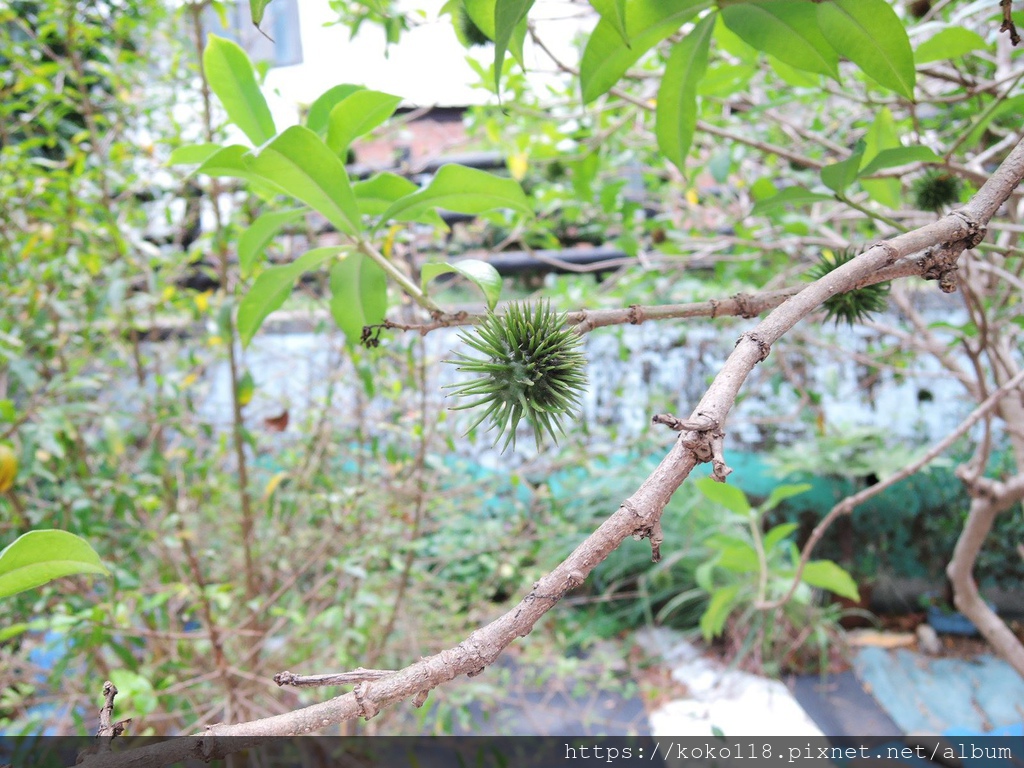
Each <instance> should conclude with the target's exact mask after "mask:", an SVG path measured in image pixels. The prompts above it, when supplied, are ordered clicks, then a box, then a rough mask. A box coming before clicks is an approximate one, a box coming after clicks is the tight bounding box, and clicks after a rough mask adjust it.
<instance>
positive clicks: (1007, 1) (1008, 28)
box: [999, 0, 1020, 47]
mask: <svg viewBox="0 0 1024 768" xmlns="http://www.w3.org/2000/svg"><path fill="white" fill-rule="evenodd" d="M999 5H1000V6H1001V7H1002V9H1003V23H1002V24H1000V25H999V31H1000V32H1009V33H1010V44H1011V45H1013V46H1014V47H1016V46H1018V45H1020V34H1018V32H1017V25H1016V24H1014V23H1013V0H999Z"/></svg>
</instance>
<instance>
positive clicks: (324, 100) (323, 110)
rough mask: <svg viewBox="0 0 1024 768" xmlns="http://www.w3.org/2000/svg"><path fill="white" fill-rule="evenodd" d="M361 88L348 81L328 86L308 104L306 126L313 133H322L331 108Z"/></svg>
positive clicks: (325, 128) (325, 127)
mask: <svg viewBox="0 0 1024 768" xmlns="http://www.w3.org/2000/svg"><path fill="white" fill-rule="evenodd" d="M362 89H363V86H361V85H350V84H348V83H346V84H344V85H336V86H334V87H333V88H328V89H327V90H326V91H324V92H323V93H322V94H320V95H319V96H317V98H316V101H314V102H313V103H312V104H310V105H309V114H308V115H307V116H306V127H307V128H309V130H311V131H313V133H317V134H321V135H322V134H323V133H324V131H326V130H327V120H328V118H329V117H330V116H331V110H332V109H334V107H335V106H337V105H338V104H340V103H341V102H342V101H344V100H345V99H347V98H348V97H349V96H351V95H352V94H353V93H355V92H356V91H360V90H362Z"/></svg>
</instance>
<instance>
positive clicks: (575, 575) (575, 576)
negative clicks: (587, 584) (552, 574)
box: [565, 570, 587, 592]
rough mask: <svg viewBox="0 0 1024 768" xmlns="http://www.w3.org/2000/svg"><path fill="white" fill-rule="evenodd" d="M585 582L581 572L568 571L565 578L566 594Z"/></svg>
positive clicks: (585, 578)
mask: <svg viewBox="0 0 1024 768" xmlns="http://www.w3.org/2000/svg"><path fill="white" fill-rule="evenodd" d="M586 580H587V577H586V576H584V575H583V572H582V571H579V570H572V571H569V575H568V576H566V578H565V583H566V592H568V591H569V590H570V589H576V587H578V586H579V585H580V584H582V583H583V582H584V581H586Z"/></svg>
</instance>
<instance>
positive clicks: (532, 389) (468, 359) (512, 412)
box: [447, 302, 587, 451]
mask: <svg viewBox="0 0 1024 768" xmlns="http://www.w3.org/2000/svg"><path fill="white" fill-rule="evenodd" d="M459 338H461V339H462V341H464V342H465V343H466V344H467V345H469V346H470V347H472V348H473V349H474V350H476V351H477V352H479V353H480V355H479V356H471V355H466V354H462V353H458V354H457V355H456V359H455V360H449V361H447V362H451V363H455V364H457V365H458V370H460V371H465V372H467V373H474V374H477V378H474V379H473V380H471V381H468V382H466V383H463V384H452V385H449V387H450V389H451V390H452V391H451V393H450V394H452V395H454V396H456V397H460V398H467V399H468V400H469V401H468V402H465V403H463V404H462V405H458V406H455V407H454V410H464V409H467V408H482V409H483V412H482V413H481V414H480V417H479V418H477V420H476V421H475V422H474V423H473V424H472V426H471V427H470V428H469V429H470V430H473V429H475V428H476V427H477V426H479V425H480V424H481V423H482V422H483V421H484V420H487V419H489V420H490V422H491V426H492V427H493V428H495V429H497V430H498V435H497V437H496V438H495V444H497V442H498V441H499V440H500V439H501V437H502V435H505V442H504V445H502V448H501V449H502V450H503V451H504V450H505V449H506V448H508V446H509V445H511V446H512V447H513V448H515V444H516V428H517V427H518V426H519V422H520V421H522V420H523V419H525V420H526V421H527V423H529V424H530V425H531V427H532V428H533V432H534V437H535V439H536V441H537V448H538V449H539V448H540V446H541V440H542V437H543V435H544V434H545V433H546V434H547V435H549V436H550V437H551V439H552V440H554V441H557V438H558V435H559V434H561V433H563V432H564V430H563V427H562V420H563V419H564V418H566V417H568V416H571V415H573V414H574V413H575V412H576V411H577V409H578V408H579V404H580V395H581V394H582V392H583V390H584V388H585V387H586V384H587V377H586V372H585V368H586V358H585V357H584V356H583V351H582V349H581V345H582V340H581V339H580V335H579V334H578V333H577V332H576V330H575V329H573V328H569V327H566V325H565V315H564V314H561V313H558V312H555V311H554V310H552V309H551V305H550V304H549V303H548V302H538V303H536V304H534V305H532V306H530V305H529V304H527V303H519V302H514V303H511V304H509V305H508V306H507V307H506V308H505V311H504V313H503V314H500V315H497V314H494V313H493V312H490V313H488V315H487V317H486V318H484V320H483V322H482V323H480V324H479V325H477V326H476V327H475V328H473V329H472V330H470V331H467V332H465V333H462V334H460V335H459Z"/></svg>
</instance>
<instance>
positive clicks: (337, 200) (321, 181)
mask: <svg viewBox="0 0 1024 768" xmlns="http://www.w3.org/2000/svg"><path fill="white" fill-rule="evenodd" d="M248 165H249V169H250V170H251V171H252V172H253V173H256V174H258V175H260V176H262V177H263V178H264V179H266V180H267V181H269V182H271V183H273V184H274V185H275V186H277V187H278V188H279V189H280V190H281V191H282V192H285V193H286V194H289V195H291V196H292V197H294V198H296V199H297V200H301V201H302V202H304V203H305V204H306V205H308V206H310V207H312V208H313V209H314V210H316V211H318V212H319V213H321V214H323V216H324V218H326V219H327V220H328V221H329V222H331V223H332V224H333V225H334V226H335V227H337V228H338V231H339V232H345V233H347V234H355V233H356V232H358V231H359V207H358V206H357V205H356V198H355V196H354V195H353V194H352V187H351V186H350V185H349V182H348V174H347V173H346V172H345V164H344V163H342V161H341V159H340V158H339V157H338V156H337V155H336V154H335V153H334V152H331V150H330V149H329V148H328V147H327V145H326V144H324V142H323V141H322V140H321V139H320V137H319V136H317V135H316V134H315V133H313V132H312V131H311V130H309V129H308V128H304V127H303V126H301V125H293V126H292V127H291V128H288V129H287V130H286V131H284V132H283V133H282V134H281V135H279V136H278V137H277V138H275V139H274V140H273V141H271V142H269V143H268V144H265V145H264V146H262V147H260V149H259V150H258V151H257V152H256V153H254V155H253V156H252V157H251V158H250V159H249V161H248Z"/></svg>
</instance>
